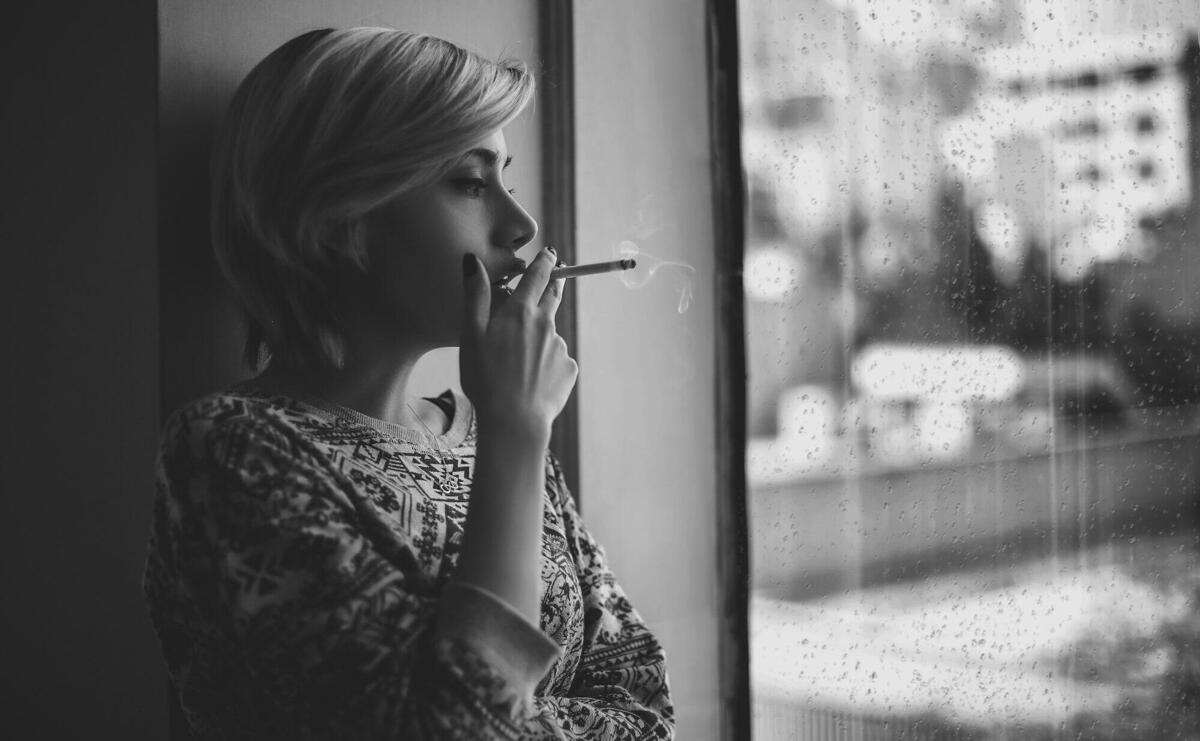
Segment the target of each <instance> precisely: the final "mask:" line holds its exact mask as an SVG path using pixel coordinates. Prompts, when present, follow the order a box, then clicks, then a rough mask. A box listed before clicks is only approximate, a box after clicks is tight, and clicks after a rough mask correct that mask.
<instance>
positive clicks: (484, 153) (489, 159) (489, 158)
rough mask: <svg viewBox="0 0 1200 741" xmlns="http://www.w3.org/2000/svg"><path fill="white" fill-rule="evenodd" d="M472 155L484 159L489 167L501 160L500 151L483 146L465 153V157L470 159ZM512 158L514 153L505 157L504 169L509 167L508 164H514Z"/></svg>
mask: <svg viewBox="0 0 1200 741" xmlns="http://www.w3.org/2000/svg"><path fill="white" fill-rule="evenodd" d="M470 157H478V158H479V159H481V160H483V162H484V164H485V165H487V166H488V167H495V166H496V163H497V162H499V161H500V153H499V152H497V151H496V150H494V149H485V148H483V147H479V148H478V149H472V150H470V151H469V152H467V153H466V154H464V155H463V159H468V158H470ZM512 160H513V158H512V155H509V156H508V157H507V158H505V160H504V168H502V169H507V168H508V166H509V165H511V164H512Z"/></svg>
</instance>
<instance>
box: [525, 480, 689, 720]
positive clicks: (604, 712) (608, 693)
mask: <svg viewBox="0 0 1200 741" xmlns="http://www.w3.org/2000/svg"><path fill="white" fill-rule="evenodd" d="M548 479H549V480H550V482H551V484H552V487H553V488H554V489H555V494H556V498H557V499H558V500H559V502H560V504H561V507H562V513H563V520H564V525H565V529H566V533H567V539H568V542H569V545H570V548H571V550H572V552H573V554H574V556H575V559H576V564H577V567H578V573H579V581H580V585H581V586H582V590H583V602H584V643H583V650H582V657H581V660H580V663H579V667H578V670H577V672H576V678H575V684H574V686H573V687H572V688H571V692H570V694H569V695H568V696H567V697H539V698H538V699H537V700H536V702H537V704H538V705H539V709H540V714H541V716H542V722H543V723H545V724H547V725H553V726H554V727H555V728H557V729H560V735H559V736H558V737H565V738H568V739H596V738H603V739H613V740H620V739H671V738H674V734H675V717H674V708H673V707H672V705H671V697H670V690H669V688H668V683H667V670H666V658H665V656H664V654H663V649H662V646H661V645H659V642H658V640H657V639H656V638H655V637H654V635H653V634H651V633H650V631H649V629H648V628H647V627H646V624H645V623H644V622H643V620H642V618H641V616H639V615H638V613H637V611H636V610H635V609H634V608H633V606H632V605H631V604H630V602H629V599H628V598H627V597H626V596H625V592H624V591H623V590H622V589H621V587H620V586H619V585H618V584H617V581H616V578H615V577H614V576H613V573H612V571H610V570H609V568H608V565H607V563H606V562H605V557H604V549H603V548H602V547H601V546H600V544H599V543H597V542H596V540H595V539H594V538H593V537H592V536H591V534H590V533H589V532H588V531H587V529H586V528H585V527H584V525H583V521H582V520H581V519H580V516H579V512H578V511H577V510H576V508H575V505H574V503H573V501H572V497H571V493H570V492H569V491H568V490H567V486H566V481H565V479H564V478H563V474H562V470H561V468H560V467H559V465H558V462H557V461H556V460H554V459H553V457H552V458H551V461H550V471H549V472H548Z"/></svg>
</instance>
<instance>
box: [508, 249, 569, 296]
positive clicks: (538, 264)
mask: <svg viewBox="0 0 1200 741" xmlns="http://www.w3.org/2000/svg"><path fill="white" fill-rule="evenodd" d="M557 259H558V258H557V256H556V255H555V254H554V251H553V250H552V249H551V248H550V247H547V248H545V249H543V250H542V251H541V252H539V253H538V255H537V257H535V258H533V264H532V265H530V266H529V268H528V269H527V270H526V271H525V273H524V274H523V275H522V276H521V282H520V283H519V284H518V285H517V288H516V290H515V291H513V295H512V297H511V298H510V299H509V301H514V300H515V301H520V302H522V303H525V304H527V305H529V306H530V307H534V306H537V305H538V301H539V300H540V299H541V298H542V294H543V293H545V292H546V286H547V284H549V283H550V271H551V270H553V269H554V263H555V260H557Z"/></svg>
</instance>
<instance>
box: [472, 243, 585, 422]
mask: <svg viewBox="0 0 1200 741" xmlns="http://www.w3.org/2000/svg"><path fill="white" fill-rule="evenodd" d="M555 260H556V256H555V254H554V252H553V251H551V250H550V249H549V248H547V249H543V250H542V251H541V252H540V253H538V256H537V257H536V258H534V260H533V264H532V265H530V267H529V269H528V270H526V271H525V274H524V276H523V277H522V278H521V282H520V285H518V286H517V288H516V290H515V291H514V292H513V294H512V295H511V296H509V297H507V298H506V299H505V300H504V301H503V302H501V303H500V305H499V307H498V308H497V309H496V311H495V313H494V314H493V312H492V308H491V306H492V287H491V280H490V277H489V276H488V274H487V269H486V268H485V267H484V266H483V264H482V262H480V260H479V259H478V258H477V257H476V256H475V255H465V256H464V257H463V281H464V286H463V287H464V291H463V294H464V298H465V303H466V306H465V311H464V315H463V332H462V342H461V345H460V354H459V369H460V372H461V376H462V386H463V391H464V392H466V394H467V397H468V398H470V400H471V403H472V404H473V405H474V406H475V411H476V414H477V415H478V420H479V427H480V429H481V430H482V429H488V430H497V429H502V430H504V431H507V432H510V433H516V434H523V435H524V434H528V435H536V436H541V437H544V439H545V441H546V442H548V441H549V437H550V425H551V423H552V422H553V421H554V418H555V417H557V416H558V414H559V412H561V411H562V409H563V407H564V406H565V405H566V403H567V398H568V397H569V396H570V395H571V389H573V388H574V386H575V379H576V378H577V376H578V374H579V366H578V365H576V363H575V361H574V360H573V359H572V358H571V356H570V355H569V354H568V353H567V344H566V342H565V341H563V338H562V337H561V336H559V334H558V331H557V330H556V328H555V326H554V315H555V313H556V312H557V311H558V306H559V304H560V303H561V301H562V291H563V287H564V284H565V283H566V281H565V280H561V279H560V280H554V281H552V280H550V271H551V270H553V269H554V266H555Z"/></svg>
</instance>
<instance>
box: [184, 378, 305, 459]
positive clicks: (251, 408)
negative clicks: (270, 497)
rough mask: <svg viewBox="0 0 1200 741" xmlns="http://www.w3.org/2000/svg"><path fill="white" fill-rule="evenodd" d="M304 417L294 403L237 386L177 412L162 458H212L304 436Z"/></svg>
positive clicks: (190, 404) (206, 396)
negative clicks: (254, 444)
mask: <svg viewBox="0 0 1200 741" xmlns="http://www.w3.org/2000/svg"><path fill="white" fill-rule="evenodd" d="M304 416H305V411H304V410H303V409H302V408H301V407H300V406H299V405H298V404H296V403H295V402H292V401H290V400H288V399H286V398H284V397H272V396H268V395H263V394H261V393H259V392H257V391H255V390H254V389H253V388H252V387H250V386H247V385H245V384H235V385H233V386H230V387H228V388H224V389H221V390H218V391H213V392H210V393H207V394H204V395H203V396H199V397H196V398H194V399H192V400H190V401H188V402H187V403H185V404H182V405H181V406H179V407H177V408H176V409H175V410H174V412H172V413H171V415H170V416H169V417H168V418H167V421H166V423H165V424H164V425H163V430H162V434H161V436H160V441H161V446H160V447H161V449H162V451H163V452H164V453H167V452H170V453H173V454H175V455H186V456H187V457H190V458H198V457H211V456H212V455H213V454H214V453H215V452H219V451H221V450H223V449H225V448H226V447H228V446H230V445H235V446H237V445H240V446H241V447H243V448H244V447H246V446H247V445H248V443H250V442H252V441H268V440H269V441H282V440H284V439H289V438H295V437H297V436H301V435H302V434H303V433H302V429H301V425H300V424H299V422H301V421H302V419H303V418H304ZM273 447H278V445H273ZM288 447H290V446H288Z"/></svg>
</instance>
